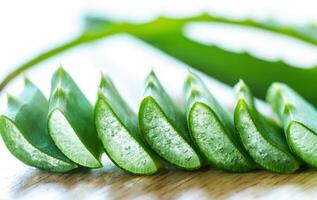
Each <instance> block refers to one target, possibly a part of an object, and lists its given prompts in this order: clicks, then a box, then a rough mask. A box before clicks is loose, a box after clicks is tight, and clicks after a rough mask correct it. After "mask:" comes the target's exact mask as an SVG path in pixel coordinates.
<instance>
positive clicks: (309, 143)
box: [267, 83, 317, 167]
mask: <svg viewBox="0 0 317 200" xmlns="http://www.w3.org/2000/svg"><path fill="white" fill-rule="evenodd" d="M267 101H268V102H269V103H270V104H271V105H272V107H273V109H274V111H275V112H276V113H277V114H278V116H279V117H280V119H281V122H282V124H283V126H284V130H285V135H286V140H287V143H288V145H289V147H290V148H291V150H292V151H293V152H294V153H295V154H296V155H297V156H298V157H300V158H301V159H302V160H303V161H305V162H306V163H307V164H308V165H310V166H312V167H317V111H316V108H315V107H314V106H313V105H311V104H310V103H309V102H307V101H306V100H305V99H304V98H303V97H301V96H300V95H299V94H298V93H297V92H295V91H294V90H293V89H291V88H290V87H288V86H287V85H285V84H283V83H274V84H272V85H271V87H270V88H269V90H268V94H267Z"/></svg>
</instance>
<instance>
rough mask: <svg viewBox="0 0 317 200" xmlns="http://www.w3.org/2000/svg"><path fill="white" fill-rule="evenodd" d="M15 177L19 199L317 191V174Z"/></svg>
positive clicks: (106, 171)
mask: <svg viewBox="0 0 317 200" xmlns="http://www.w3.org/2000/svg"><path fill="white" fill-rule="evenodd" d="M17 178H18V179H20V180H19V183H18V184H17V185H16V186H15V188H14V193H15V196H16V197H21V196H23V195H26V194H28V195H30V194H31V195H32V193H34V194H38V192H37V190H43V188H42V189H41V187H44V192H45V190H48V188H50V187H51V190H53V192H56V193H61V194H60V195H62V196H63V197H65V199H85V198H88V197H94V199H99V198H100V199H122V198H125V199H131V198H142V197H144V198H145V199H179V198H181V199H182V198H187V199H194V198H199V199H226V198H229V197H239V195H240V197H242V198H243V197H248V198H250V197H251V198H252V197H253V198H255V197H265V196H267V195H268V194H270V193H273V192H274V191H276V190H277V189H284V190H287V192H286V195H290V197H292V196H291V195H292V193H294V194H296V193H298V192H302V191H313V190H316V189H317V184H316V183H317V172H315V171H312V170H306V171H303V172H300V173H297V174H290V175H281V174H274V173H270V172H266V171H255V172H250V173H242V174H235V173H226V172H223V171H220V170H215V169H203V170H201V171H196V172H184V171H175V170H170V171H166V172H161V173H160V174H157V175H154V176H135V175H131V174H127V173H125V172H123V171H121V170H119V169H117V168H116V167H115V166H113V165H108V167H106V168H103V169H99V170H90V171H83V170H81V171H80V170H79V171H76V172H72V173H67V174H52V173H47V172H44V171H38V170H32V171H31V172H30V171H28V173H25V174H24V175H21V176H20V177H17ZM54 187H55V188H56V191H55V190H54ZM52 188H53V189H52ZM51 192H52V191H51ZM283 197H286V196H283ZM89 199H91V198H89Z"/></svg>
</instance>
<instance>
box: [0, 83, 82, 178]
mask: <svg viewBox="0 0 317 200" xmlns="http://www.w3.org/2000/svg"><path fill="white" fill-rule="evenodd" d="M47 111H48V102H47V100H46V98H45V97H44V95H43V94H42V93H41V91H40V90H39V89H38V88H37V87H36V86H35V85H34V84H33V83H31V82H30V81H29V80H28V79H25V87H24V90H23V92H22V94H21V95H19V96H18V97H16V98H15V97H12V96H8V112H7V115H6V116H4V115H3V116H1V117H0V133H1V135H2V139H3V140H4V143H5V144H6V146H7V148H8V149H9V150H10V152H11V153H12V154H13V155H14V156H15V157H16V158H18V159H19V160H20V161H22V162H23V163H25V164H27V165H30V166H33V167H37V168H40V169H44V170H47V171H51V172H67V171H70V170H72V169H75V168H76V167H77V165H76V164H74V163H73V162H71V161H70V160H69V159H68V158H67V157H66V156H65V155H64V154H63V153H62V152H61V151H60V150H59V149H58V148H57V147H56V145H55V144H54V142H53V140H52V139H51V137H50V136H49V134H48V132H47V128H46V119H47Z"/></svg>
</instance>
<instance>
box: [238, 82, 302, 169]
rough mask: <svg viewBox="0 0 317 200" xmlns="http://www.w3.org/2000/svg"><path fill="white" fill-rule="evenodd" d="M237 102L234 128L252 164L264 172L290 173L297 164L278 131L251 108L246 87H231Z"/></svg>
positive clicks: (279, 130) (283, 136)
mask: <svg viewBox="0 0 317 200" xmlns="http://www.w3.org/2000/svg"><path fill="white" fill-rule="evenodd" d="M235 89H236V92H237V96H238V101H237V104H236V107H235V110H234V122H235V127H236V129H237V131H238V133H239V135H240V138H241V142H242V144H243V145H244V147H245V149H246V150H247V151H248V152H249V154H250V156H251V157H252V158H253V160H254V161H255V162H256V163H257V164H259V165H260V166H261V167H263V168H264V169H266V170H269V171H273V172H277V173H292V172H295V171H296V170H297V169H299V167H300V162H299V161H298V160H297V159H296V158H295V157H294V156H293V155H292V154H291V152H290V150H289V148H288V146H287V143H286V139H285V135H284V134H283V132H282V130H281V129H279V127H277V126H276V125H274V124H272V123H270V122H269V121H268V120H267V119H266V118H264V116H262V115H261V114H260V113H259V112H258V111H257V109H256V107H255V105H254V100H253V96H252V94H251V91H250V89H249V88H248V87H247V85H246V84H245V83H244V82H243V81H242V80H240V81H239V83H238V84H237V85H236V86H235Z"/></svg>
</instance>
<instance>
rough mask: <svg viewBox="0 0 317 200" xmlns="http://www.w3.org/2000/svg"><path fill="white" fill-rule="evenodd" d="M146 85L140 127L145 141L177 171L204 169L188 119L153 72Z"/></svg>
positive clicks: (140, 111)
mask: <svg viewBox="0 0 317 200" xmlns="http://www.w3.org/2000/svg"><path fill="white" fill-rule="evenodd" d="M145 85H146V86H145V92H144V99H143V100H142V102H141V106H140V110H139V124H140V129H141V132H142V135H143V137H144V139H145V141H146V142H147V143H148V144H149V145H150V147H151V148H152V149H153V150H154V151H155V152H156V153H157V154H158V155H159V156H161V157H162V158H163V159H164V160H166V161H167V162H169V163H171V164H172V165H175V166H176V167H179V168H182V169H186V170H193V169H198V168H200V167H201V160H200V158H199V155H198V154H197V153H196V152H195V150H194V148H193V147H192V145H191V143H190V139H189V136H188V133H187V129H186V124H185V123H184V122H185V120H184V116H183V115H182V113H181V112H180V111H179V110H178V109H177V108H176V106H175V104H174V103H173V101H172V100H171V99H170V97H169V96H168V94H167V93H166V92H165V90H164V89H163V87H162V85H161V83H160V82H159V80H158V79H157V77H156V75H155V74H154V72H153V71H152V72H151V73H150V74H149V75H148V77H147V81H146V84H145Z"/></svg>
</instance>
